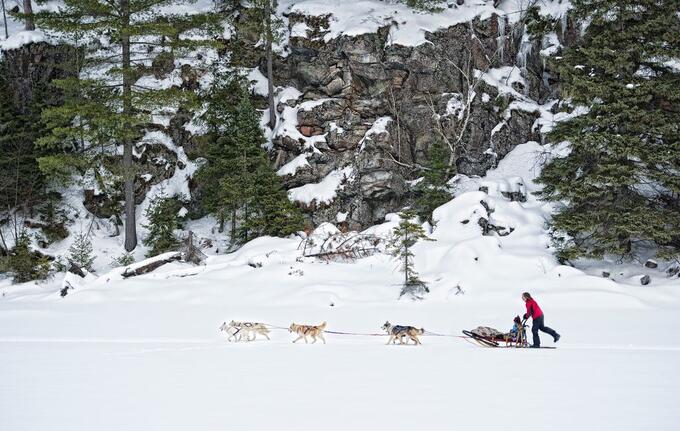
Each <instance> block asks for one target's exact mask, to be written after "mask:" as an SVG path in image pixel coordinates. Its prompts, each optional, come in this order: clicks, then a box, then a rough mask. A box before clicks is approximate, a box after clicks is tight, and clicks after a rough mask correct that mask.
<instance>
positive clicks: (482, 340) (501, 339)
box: [463, 321, 529, 347]
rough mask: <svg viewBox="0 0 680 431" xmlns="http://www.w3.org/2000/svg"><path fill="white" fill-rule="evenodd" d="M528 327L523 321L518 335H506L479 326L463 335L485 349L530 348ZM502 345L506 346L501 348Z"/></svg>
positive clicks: (510, 333)
mask: <svg viewBox="0 0 680 431" xmlns="http://www.w3.org/2000/svg"><path fill="white" fill-rule="evenodd" d="M527 326H528V325H527V324H526V321H522V322H521V324H519V325H518V331H517V332H516V333H513V332H506V333H504V332H501V331H499V330H497V329H494V328H490V327H488V326H478V327H477V328H475V329H473V330H471V331H466V330H464V331H463V334H464V335H466V336H468V337H470V338H471V339H472V340H473V341H475V342H476V343H477V344H479V345H480V346H483V347H529V342H528V341H527ZM502 343H505V345H504V346H501V344H502Z"/></svg>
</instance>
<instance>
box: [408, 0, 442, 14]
mask: <svg viewBox="0 0 680 431" xmlns="http://www.w3.org/2000/svg"><path fill="white" fill-rule="evenodd" d="M401 1H402V2H403V3H406V6H408V7H411V8H413V9H417V10H421V11H424V12H441V11H442V10H444V8H443V3H444V0H401Z"/></svg>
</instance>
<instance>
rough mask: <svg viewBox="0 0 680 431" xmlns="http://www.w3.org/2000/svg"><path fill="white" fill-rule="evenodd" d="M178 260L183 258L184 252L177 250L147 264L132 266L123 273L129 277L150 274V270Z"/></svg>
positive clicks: (125, 276) (124, 276)
mask: <svg viewBox="0 0 680 431" xmlns="http://www.w3.org/2000/svg"><path fill="white" fill-rule="evenodd" d="M178 260H182V253H180V252H176V253H174V254H172V255H170V256H168V257H166V258H164V259H157V260H154V261H151V262H149V263H147V264H145V265H141V266H136V267H134V269H131V268H126V269H125V271H123V273H122V274H121V275H122V276H123V278H129V277H136V276H138V275H142V274H148V273H149V272H151V271H153V270H156V269H158V268H160V267H161V266H163V265H165V264H166V263H170V262H175V261H178Z"/></svg>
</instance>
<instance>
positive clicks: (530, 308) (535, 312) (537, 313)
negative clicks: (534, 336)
mask: <svg viewBox="0 0 680 431" xmlns="http://www.w3.org/2000/svg"><path fill="white" fill-rule="evenodd" d="M525 304H526V306H527V313H526V314H525V315H524V318H525V319H528V318H529V317H531V318H532V319H538V318H539V317H541V316H542V315H543V311H542V310H541V307H539V306H538V304H537V303H536V301H534V300H533V299H530V300H528V301H527V302H525Z"/></svg>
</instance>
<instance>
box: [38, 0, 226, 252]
mask: <svg viewBox="0 0 680 431" xmlns="http://www.w3.org/2000/svg"><path fill="white" fill-rule="evenodd" d="M188 3H190V1H189V0H111V1H107V0H65V1H64V2H63V5H60V7H59V8H58V9H57V10H56V11H41V12H39V13H37V14H34V16H35V20H36V23H37V24H38V25H39V26H40V27H41V28H42V29H45V30H48V31H52V32H54V33H56V34H59V36H60V37H70V38H71V41H72V42H73V43H74V44H75V45H76V46H78V47H79V48H80V49H81V50H82V52H83V54H84V58H83V62H82V63H80V64H79V65H78V66H77V72H78V73H77V76H76V77H72V78H66V79H61V80H59V81H58V82H57V83H58V85H59V87H60V88H61V89H62V90H63V91H64V93H65V95H66V101H65V104H64V106H62V107H58V108H51V109H47V110H46V111H45V112H44V115H43V116H44V118H45V120H46V121H47V122H48V123H49V125H50V126H51V134H50V135H48V136H46V137H45V138H44V139H43V140H42V143H43V145H45V146H49V147H53V148H61V149H64V150H66V151H65V154H64V155H61V156H59V157H49V158H46V159H43V160H41V167H42V168H43V169H44V170H46V171H50V172H58V173H61V174H62V175H63V174H64V173H66V174H68V171H69V170H70V169H73V168H76V169H78V170H80V171H81V173H82V171H83V170H87V169H94V170H96V167H98V166H99V165H101V163H102V162H101V159H102V158H103V157H110V156H111V155H112V154H117V151H118V148H120V147H122V153H123V155H122V160H121V162H120V167H119V169H118V172H117V173H118V174H119V175H120V177H122V179H123V196H124V202H125V210H124V211H125V249H126V250H127V251H131V250H133V249H134V248H135V247H136V245H137V231H136V214H135V177H136V175H137V169H136V166H135V163H134V159H133V151H134V147H135V145H136V143H137V142H139V140H140V139H141V137H142V136H143V134H142V133H143V130H142V128H143V127H144V126H145V125H146V124H148V123H149V122H150V118H151V113H152V112H153V111H154V110H155V109H157V108H161V107H172V106H174V107H177V106H180V105H181V106H191V102H192V101H193V99H194V98H193V94H192V93H191V92H190V91H188V90H184V89H182V88H179V87H177V86H173V87H170V88H157V87H154V86H153V85H151V86H149V85H144V84H140V83H139V80H140V78H141V77H142V76H143V74H144V73H143V71H144V70H145V69H147V68H148V65H149V64H153V60H154V59H156V58H158V57H159V56H165V57H168V56H170V57H171V58H174V57H175V56H176V55H178V54H182V53H185V52H187V51H189V50H192V49H195V48H198V47H200V46H206V45H215V43H214V42H207V41H205V40H198V39H199V38H196V37H195V36H196V35H197V34H198V32H199V31H201V30H208V29H210V28H212V25H213V24H216V22H217V19H216V16H215V15H207V14H194V15H187V14H184V13H182V12H177V13H175V12H172V11H173V10H180V11H181V10H183V9H184V8H183V6H184V5H185V4H188ZM161 11H162V12H161ZM147 73H148V71H147Z"/></svg>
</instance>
